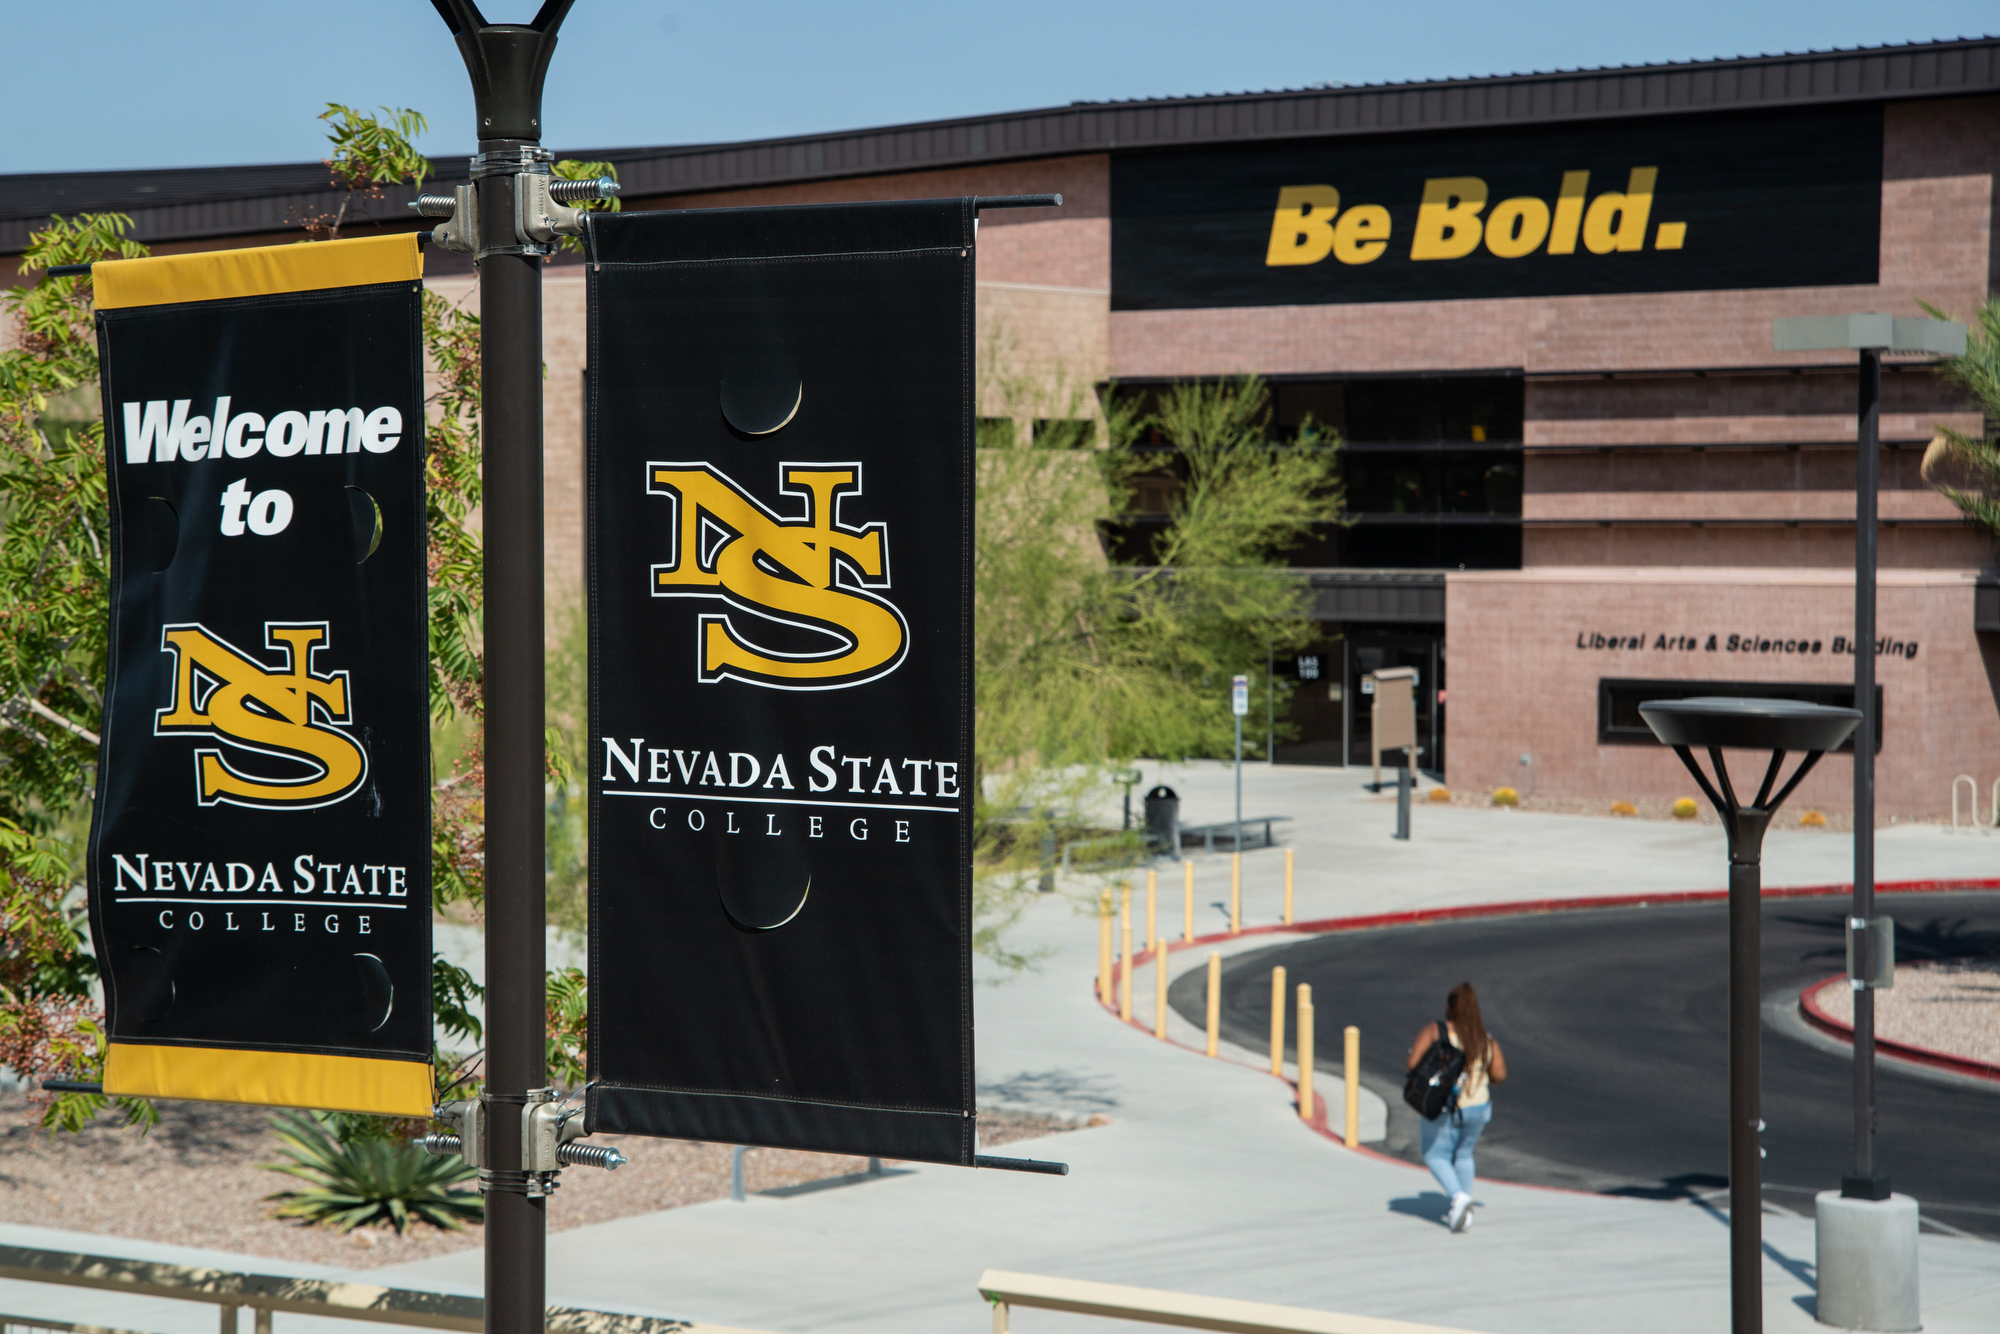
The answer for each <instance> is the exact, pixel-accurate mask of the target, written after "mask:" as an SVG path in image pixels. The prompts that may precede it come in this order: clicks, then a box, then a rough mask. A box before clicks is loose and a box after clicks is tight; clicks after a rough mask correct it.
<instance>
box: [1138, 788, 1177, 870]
mask: <svg viewBox="0 0 2000 1334" xmlns="http://www.w3.org/2000/svg"><path fill="white" fill-rule="evenodd" d="M1146 846H1147V847H1149V848H1151V849H1152V850H1153V853H1154V855H1156V856H1162V857H1178V856H1180V855H1181V798H1180V794H1179V793H1177V792H1175V791H1174V790H1173V789H1172V788H1170V787H1168V786H1166V785H1165V784H1161V785H1160V786H1159V787H1156V788H1154V789H1153V790H1152V791H1151V792H1148V793H1147V794H1146Z"/></svg>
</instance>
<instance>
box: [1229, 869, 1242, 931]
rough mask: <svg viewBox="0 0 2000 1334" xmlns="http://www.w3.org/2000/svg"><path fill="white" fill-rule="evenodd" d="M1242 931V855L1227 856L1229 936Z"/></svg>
mask: <svg viewBox="0 0 2000 1334" xmlns="http://www.w3.org/2000/svg"><path fill="white" fill-rule="evenodd" d="M1242 929H1243V854H1242V853H1240V852H1232V853H1230V854H1229V934H1230V935H1232V936H1233V935H1235V934H1236V933H1237V932H1239V931H1241V930H1242Z"/></svg>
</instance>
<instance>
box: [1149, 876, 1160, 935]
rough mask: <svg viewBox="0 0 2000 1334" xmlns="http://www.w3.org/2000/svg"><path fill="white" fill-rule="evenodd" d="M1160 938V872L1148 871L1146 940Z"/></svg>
mask: <svg viewBox="0 0 2000 1334" xmlns="http://www.w3.org/2000/svg"><path fill="white" fill-rule="evenodd" d="M1159 938H1160V873H1159V872H1158V871H1147V872H1146V940H1147V941H1148V943H1150V942H1152V941H1155V940H1158V939H1159Z"/></svg>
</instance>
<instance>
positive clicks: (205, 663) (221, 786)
mask: <svg viewBox="0 0 2000 1334" xmlns="http://www.w3.org/2000/svg"><path fill="white" fill-rule="evenodd" d="M329 642H330V641H329V635H328V629H327V623H326V622H325V621H317V622H304V623H301V622H296V621H266V622H265V623H264V647H266V648H268V649H277V650H280V651H281V652H282V653H283V654H284V662H283V664H282V665H280V666H279V667H277V668H275V669H274V668H269V667H266V666H265V665H264V664H263V663H261V662H259V661H257V660H256V659H255V658H253V657H251V656H250V655H249V654H247V653H244V652H243V651H242V650H241V649H238V648H237V647H236V646H235V645H233V644H231V643H230V642H229V641H228V640H226V639H223V638H221V637H220V636H218V635H214V634H211V633H210V632H209V631H208V630H207V628H205V627H203V626H201V625H170V626H168V627H166V629H165V631H164V632H163V633H162V634H161V636H160V649H161V651H162V652H166V653H171V654H173V655H174V697H173V699H174V702H173V704H172V705H171V706H170V707H168V708H164V709H161V710H160V711H159V712H158V713H156V714H155V715H154V720H153V735H155V736H209V737H214V738H215V739H216V740H218V741H221V742H223V743H225V744H226V745H228V746H229V747H230V748H231V749H230V751H229V752H227V753H225V752H224V751H222V750H212V749H201V750H197V751H195V791H196V799H197V801H199V803H200V804H201V805H203V806H213V805H216V804H217V803H219V802H228V803H229V804H231V805H233V806H255V807H260V808H262V809H265V810H307V809H310V808H312V807H316V806H330V805H332V804H333V803H334V802H337V801H342V800H344V799H346V798H347V797H350V796H352V795H353V794H354V792H355V791H356V790H357V789H358V788H359V787H360V786H361V784H362V782H363V781H364V780H365V779H366V778H367V776H368V754H367V752H366V751H364V750H362V748H361V747H360V746H359V745H358V744H356V743H355V741H354V738H353V737H351V736H349V735H348V734H347V732H346V731H345V730H344V729H343V727H341V726H339V725H340V724H345V723H349V722H351V721H352V717H351V706H352V704H353V699H352V695H351V693H350V691H349V690H348V683H347V673H346V672H344V671H339V672H326V673H316V672H314V671H313V655H314V654H316V653H318V652H319V650H321V649H322V648H325V647H327V645H328V643H329ZM245 755H256V756H265V757H273V758H276V759H278V760H280V761H282V762H283V763H284V764H285V765H286V766H289V767H290V768H291V770H292V772H291V773H289V774H287V773H284V772H282V770H281V771H280V773H279V774H277V775H275V776H271V775H260V774H257V773H252V772H246V771H245V770H243V769H240V768H238V767H237V765H236V764H234V763H231V760H232V759H235V760H237V761H238V762H239V763H240V762H241V760H242V757H243V756H245ZM264 767H266V766H264V765H259V766H258V768H264Z"/></svg>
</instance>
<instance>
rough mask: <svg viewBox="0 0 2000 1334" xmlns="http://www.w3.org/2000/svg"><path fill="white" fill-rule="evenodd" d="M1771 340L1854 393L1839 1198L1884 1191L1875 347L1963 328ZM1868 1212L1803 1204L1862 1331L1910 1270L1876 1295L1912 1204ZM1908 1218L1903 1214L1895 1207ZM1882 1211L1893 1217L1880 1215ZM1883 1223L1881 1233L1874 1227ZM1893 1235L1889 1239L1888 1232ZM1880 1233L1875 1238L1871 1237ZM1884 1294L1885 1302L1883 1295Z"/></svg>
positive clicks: (1872, 327) (1823, 1294)
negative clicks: (1849, 1106) (1847, 1115)
mask: <svg viewBox="0 0 2000 1334" xmlns="http://www.w3.org/2000/svg"><path fill="white" fill-rule="evenodd" d="M1771 346H1772V347H1773V348H1774V349H1775V350H1776V351H1779V352H1826V351H1854V352H1859V353H1860V354H1861V394H1860V402H1859V404H1858V407H1857V411H1856V414H1855V416H1856V422H1855V426H1856V450H1855V455H1856V462H1855V482H1854V645H1855V649H1854V704H1855V707H1856V708H1858V709H1860V710H1861V715H1862V717H1861V724H1860V726H1858V727H1857V728H1855V731H1854V907H1853V910H1852V911H1851V912H1849V914H1848V917H1847V936H1848V957H1849V965H1848V984H1849V986H1850V987H1852V988H1853V991H1854V1170H1853V1171H1852V1172H1850V1173H1847V1174H1846V1175H1843V1176H1842V1177H1841V1179H1840V1196H1841V1199H1843V1200H1850V1201H1865V1202H1870V1203H1876V1204H1883V1203H1887V1202H1889V1201H1890V1191H1889V1176H1888V1173H1886V1172H1881V1171H1878V1170H1877V1169H1876V1165H1875V990H1874V988H1875V985H1876V979H1877V978H1879V977H1882V976H1884V975H1886V973H1887V968H1888V965H1889V964H1890V963H1891V958H1892V956H1891V954H1890V952H1891V951H1893V949H1894V942H1893V940H1892V939H1891V938H1889V936H1888V934H1887V932H1885V931H1884V930H1883V929H1882V928H1883V927H1885V926H1887V925H1888V919H1887V918H1878V917H1876V916H1875V742H1876V738H1878V737H1880V736H1881V735H1882V720H1881V719H1880V718H1878V717H1876V716H1875V653H1876V635H1875V565H1876V556H1875V539H1876V527H1877V523H1876V513H1875V498H1876V490H1877V478H1878V473H1879V469H1880V457H1879V456H1880V453H1881V443H1880V432H1879V430H1878V427H1879V419H1880V416H1881V407H1882V354H1883V353H1884V352H1928V353H1931V354H1933V355H1936V356H1947V357H1958V356H1964V355H1965V326H1964V325H1963V324H1957V323H1953V322H1952V321H1949V320H1920V319H1903V318H1898V317H1895V316H1890V315H1881V314H1874V313H1870V314H1866V315H1806V316H1799V317H1796V318H1791V319H1782V320H1773V321H1772V323H1771ZM1877 1213H1879V1214H1880V1215H1881V1216H1880V1217H1879V1218H1875V1217H1871V1216H1870V1215H1869V1213H1868V1211H1867V1210H1866V1209H1864V1208H1860V1207H1858V1206H1841V1207H1837V1208H1835V1209H1832V1210H1827V1209H1818V1210H1815V1212H1814V1218H1815V1229H1816V1231H1817V1233H1818V1240H1819V1247H1820V1250H1821V1251H1822V1252H1824V1253H1831V1254H1840V1255H1843V1256H1858V1257H1865V1258H1864V1259H1863V1261H1862V1262H1863V1263H1864V1265H1868V1266H1873V1268H1871V1269H1869V1270H1868V1272H1866V1273H1863V1274H1861V1275H1859V1276H1857V1277H1856V1278H1855V1285H1847V1284H1842V1285H1838V1286H1837V1287H1835V1288H1834V1289H1832V1290H1829V1285H1828V1284H1827V1282H1826V1281H1825V1276H1824V1275H1822V1279H1821V1283H1820V1318H1821V1319H1822V1320H1831V1319H1832V1318H1833V1317H1832V1315H1831V1314H1830V1313H1829V1311H1828V1306H1829V1303H1830V1301H1831V1303H1832V1304H1833V1305H1835V1306H1840V1305H1843V1304H1846V1303H1848V1302H1849V1299H1850V1297H1852V1300H1853V1302H1854V1303H1855V1309H1854V1310H1852V1311H1848V1312H1846V1313H1845V1314H1846V1315H1848V1316H1851V1317H1853V1320H1852V1323H1854V1324H1856V1325H1858V1326H1859V1327H1861V1328H1864V1329H1901V1328H1908V1327H1909V1326H1907V1325H1904V1324H1899V1323H1896V1322H1897V1321H1899V1320H1901V1319H1902V1318H1903V1317H1902V1316H1900V1315H1891V1314H1889V1312H1890V1310H1891V1308H1894V1309H1897V1310H1901V1309H1904V1308H1907V1310H1908V1311H1909V1312H1910V1313H1911V1318H1914V1312H1915V1301H1916V1287H1915V1283H1916V1279H1915V1274H1914V1271H1912V1273H1911V1274H1910V1276H1909V1286H1908V1290H1907V1293H1904V1294H1903V1295H1902V1296H1900V1297H1898V1298H1897V1299H1896V1300H1894V1301H1889V1300H1888V1299H1887V1298H1886V1297H1885V1296H1884V1295H1883V1294H1886V1293H1889V1292H1891V1291H1900V1290H1901V1279H1900V1278H1899V1277H1897V1276H1896V1274H1895V1273H1894V1272H1892V1271H1896V1270H1899V1269H1900V1264H1899V1262H1897V1261H1895V1260H1894V1259H1892V1258H1891V1257H1892V1256H1895V1255H1902V1254H1904V1253H1906V1252H1914V1251H1915V1249H1916V1219H1915V1212H1914V1210H1913V1209H1902V1208H1897V1209H1894V1210H1878V1211H1877ZM1906 1213H1907V1214H1908V1215H1909V1217H1908V1218H1907V1219H1905V1218H1904V1217H1903V1215H1904V1214H1906ZM1892 1215H1893V1218H1892ZM1829 1227H1832V1228H1834V1229H1845V1228H1854V1227H1860V1228H1862V1229H1864V1231H1865V1233H1866V1235H1867V1236H1868V1237H1870V1238H1873V1239H1874V1240H1873V1241H1871V1242H1869V1243H1868V1244H1859V1245H1854V1244H1849V1243H1850V1242H1851V1241H1853V1240H1854V1239H1853V1238H1848V1237H1845V1236H1831V1235H1829V1232H1828V1229H1829ZM1883 1229H1889V1231H1883ZM1892 1236H1893V1238H1894V1240H1893V1243H1891V1241H1890V1238H1891V1237H1892ZM1876 1243H1880V1244H1876ZM1884 1302H1888V1304H1887V1305H1884Z"/></svg>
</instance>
